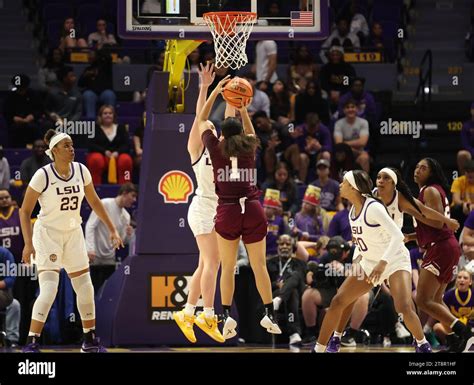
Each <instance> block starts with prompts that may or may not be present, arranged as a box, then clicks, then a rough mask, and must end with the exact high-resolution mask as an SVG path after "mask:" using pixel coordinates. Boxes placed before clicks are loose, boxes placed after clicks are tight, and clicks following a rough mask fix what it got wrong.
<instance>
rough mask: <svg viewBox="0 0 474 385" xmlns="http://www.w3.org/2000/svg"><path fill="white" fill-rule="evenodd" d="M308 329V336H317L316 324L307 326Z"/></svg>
mask: <svg viewBox="0 0 474 385" xmlns="http://www.w3.org/2000/svg"><path fill="white" fill-rule="evenodd" d="M306 331H307V333H308V337H315V336H316V331H317V327H316V325H314V326H306Z"/></svg>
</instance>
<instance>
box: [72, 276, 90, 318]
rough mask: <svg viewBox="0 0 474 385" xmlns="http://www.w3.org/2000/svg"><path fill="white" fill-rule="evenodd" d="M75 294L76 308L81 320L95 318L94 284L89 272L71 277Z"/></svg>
mask: <svg viewBox="0 0 474 385" xmlns="http://www.w3.org/2000/svg"><path fill="white" fill-rule="evenodd" d="M71 283H72V287H73V288H74V291H75V292H76V296H77V309H78V310H79V314H80V315H81V319H82V320H83V321H88V320H93V319H95V304H94V286H93V285H92V280H91V275H90V273H86V274H82V275H80V276H79V277H75V278H72V279H71Z"/></svg>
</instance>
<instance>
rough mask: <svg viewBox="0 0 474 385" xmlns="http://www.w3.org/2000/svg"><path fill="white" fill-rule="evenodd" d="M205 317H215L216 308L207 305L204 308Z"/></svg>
mask: <svg viewBox="0 0 474 385" xmlns="http://www.w3.org/2000/svg"><path fill="white" fill-rule="evenodd" d="M204 317H206V318H214V308H213V307H205V308H204Z"/></svg>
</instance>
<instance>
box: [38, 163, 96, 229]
mask: <svg viewBox="0 0 474 385" xmlns="http://www.w3.org/2000/svg"><path fill="white" fill-rule="evenodd" d="M91 182H92V177H91V174H90V172H89V170H88V169H87V167H86V166H84V165H83V164H81V163H78V162H72V163H71V172H70V174H69V178H68V179H64V178H62V177H61V176H59V173H58V172H57V171H56V169H55V168H54V166H53V163H50V164H48V165H46V166H44V167H41V168H40V169H38V171H36V172H35V174H34V175H33V178H31V181H30V183H29V186H30V187H31V188H32V189H33V190H35V191H37V192H39V193H40V196H39V198H38V202H39V204H40V206H41V210H40V212H39V214H38V220H39V221H40V223H41V224H42V225H43V226H45V227H46V228H51V229H54V230H59V231H70V230H74V229H76V228H78V227H80V226H81V223H82V218H81V213H80V211H81V204H82V200H83V199H84V186H87V185H88V184H89V183H91Z"/></svg>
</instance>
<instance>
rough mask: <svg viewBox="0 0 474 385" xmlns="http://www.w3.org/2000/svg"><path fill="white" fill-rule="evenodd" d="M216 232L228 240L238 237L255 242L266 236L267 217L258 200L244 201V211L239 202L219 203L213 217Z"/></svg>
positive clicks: (248, 241)
mask: <svg viewBox="0 0 474 385" xmlns="http://www.w3.org/2000/svg"><path fill="white" fill-rule="evenodd" d="M215 229H216V232H217V234H219V235H220V236H221V237H222V238H224V239H228V240H229V241H231V240H234V239H237V238H240V237H241V236H242V240H243V241H244V243H255V242H258V241H261V240H262V239H263V238H265V237H266V236H267V218H266V217H265V213H264V212H263V208H262V205H261V204H260V202H259V201H258V200H252V201H246V202H245V212H244V213H243V214H242V207H241V206H240V204H239V203H232V204H226V203H222V204H221V203H220V204H219V205H218V206H217V213H216V219H215Z"/></svg>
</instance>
